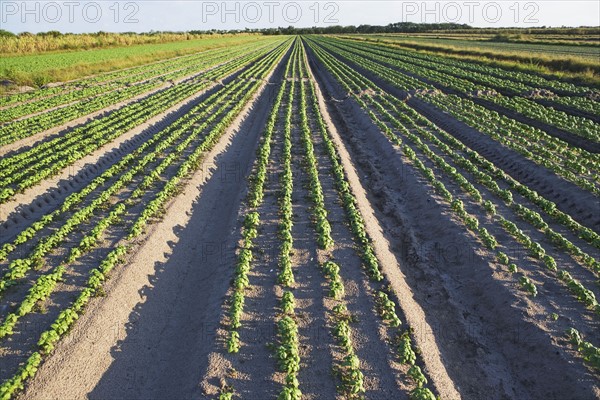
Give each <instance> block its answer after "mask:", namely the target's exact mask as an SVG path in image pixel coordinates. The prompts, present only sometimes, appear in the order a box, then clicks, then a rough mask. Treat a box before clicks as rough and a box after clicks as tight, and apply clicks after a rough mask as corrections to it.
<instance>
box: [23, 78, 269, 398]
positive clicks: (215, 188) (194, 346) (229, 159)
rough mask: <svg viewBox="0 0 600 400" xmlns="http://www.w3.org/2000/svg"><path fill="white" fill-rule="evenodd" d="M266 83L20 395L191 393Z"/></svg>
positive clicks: (221, 286) (214, 312) (217, 299)
mask: <svg viewBox="0 0 600 400" xmlns="http://www.w3.org/2000/svg"><path fill="white" fill-rule="evenodd" d="M265 88H270V86H269V85H267V84H266V83H265V84H263V85H262V89H261V91H259V92H258V93H257V94H256V96H255V99H254V100H253V101H251V102H250V104H249V105H248V106H247V107H246V108H245V109H244V110H243V112H242V113H241V115H240V116H239V117H238V119H237V120H236V121H235V122H234V124H232V126H231V127H230V128H229V129H228V131H227V132H226V134H225V135H224V136H223V137H222V139H221V140H220V142H219V143H218V144H217V146H216V147H215V148H214V149H213V150H212V151H210V152H209V153H208V154H207V155H206V158H205V161H204V163H203V167H202V168H201V169H200V170H199V171H198V172H197V173H195V174H194V175H193V177H192V178H191V180H190V181H189V182H188V183H187V185H186V188H185V190H184V192H183V193H182V194H181V195H180V196H178V197H177V198H176V199H175V200H174V201H173V202H172V203H171V204H170V205H169V207H168V210H167V213H166V214H165V216H164V219H163V221H162V222H160V223H158V224H156V225H154V226H153V227H152V229H151V231H150V232H149V234H148V238H147V240H146V241H145V242H144V243H143V245H142V246H141V247H140V248H139V250H138V251H136V253H135V254H133V255H132V256H131V257H130V259H129V261H128V263H127V265H126V267H124V268H122V269H120V272H119V273H118V274H117V275H116V276H114V277H113V279H112V280H111V281H110V282H109V283H108V287H107V289H106V293H107V296H106V297H105V298H102V299H99V300H98V299H96V300H94V301H93V302H92V303H91V304H90V307H89V309H88V311H87V312H86V314H85V315H84V316H83V317H81V318H80V320H79V321H78V324H77V326H76V327H75V328H74V330H73V332H72V334H71V335H69V337H68V338H66V339H65V340H64V341H63V342H61V344H60V345H59V346H58V347H57V350H56V351H55V353H54V354H53V356H52V357H50V358H49V359H48V361H47V362H45V363H44V365H43V367H42V368H41V369H40V371H39V373H38V375H37V376H36V378H35V380H33V381H32V382H31V385H30V386H29V388H28V390H27V391H26V393H25V394H24V396H23V397H24V398H41V399H48V398H56V399H59V398H84V397H89V398H107V397H110V398H131V397H137V398H165V397H171V398H172V397H173V396H174V397H178V398H188V397H190V396H194V395H193V393H196V392H197V386H196V385H195V384H194V383H195V382H197V381H198V378H196V379H195V378H194V376H196V375H199V374H200V371H201V365H199V364H198V363H199V362H200V360H202V358H203V357H202V354H203V353H205V352H206V351H207V349H206V348H205V346H204V345H203V343H205V341H207V340H209V335H211V331H212V327H214V326H215V324H217V323H218V316H219V314H218V312H219V306H220V304H221V300H222V297H223V295H224V292H225V290H226V287H227V285H228V280H227V279H222V278H223V275H222V274H221V273H220V272H221V271H225V269H224V268H225V266H227V265H228V261H229V260H230V255H231V252H232V248H233V245H232V243H231V237H230V235H231V232H232V230H233V227H235V225H236V224H237V221H236V218H235V216H236V214H235V212H234V211H235V209H236V208H237V204H239V202H240V201H241V196H242V192H241V191H240V186H241V184H242V183H243V180H242V179H241V177H242V176H244V175H245V174H244V172H245V171H246V170H247V168H248V166H249V165H250V160H251V158H252V156H253V152H252V151H247V149H248V147H250V148H252V147H254V146H255V143H256V137H257V134H258V131H259V130H258V129H257V128H256V127H257V126H260V125H261V118H262V119H264V118H265V117H261V115H263V114H265V113H261V112H259V110H261V109H264V107H265V103H266V101H265V99H266V98H267V97H268V96H269V92H270V90H266V91H265ZM259 97H260V98H259ZM253 111H256V112H253ZM192 211H193V213H192ZM192 316H193V318H192ZM90 338H93V339H90ZM149 366H154V367H155V368H149ZM74 379H76V382H77V384H73V380H74ZM167 394H168V395H167Z"/></svg>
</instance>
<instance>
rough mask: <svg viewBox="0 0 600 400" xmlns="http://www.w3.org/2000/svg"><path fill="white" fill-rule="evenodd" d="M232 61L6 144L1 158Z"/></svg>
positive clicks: (0, 153)
mask: <svg viewBox="0 0 600 400" xmlns="http://www.w3.org/2000/svg"><path fill="white" fill-rule="evenodd" d="M232 60H233V59H232ZM232 60H227V61H224V62H222V63H219V64H216V65H213V66H211V67H209V68H206V69H204V70H202V71H197V72H194V73H192V74H189V75H186V76H183V77H181V78H179V79H176V80H173V81H171V82H165V83H163V84H162V85H160V86H158V87H156V88H154V89H151V90H148V91H145V92H143V93H140V94H138V95H137V96H134V97H132V98H129V99H126V100H123V101H120V102H118V103H115V104H111V105H110V106H108V107H105V108H102V109H100V110H98V111H94V112H92V113H89V114H86V115H84V116H82V117H79V118H76V119H72V120H70V121H67V122H65V123H64V124H61V125H58V126H55V127H53V128H50V129H47V130H45V131H42V132H39V133H36V134H35V135H32V136H28V137H26V138H23V139H20V140H17V141H16V142H13V143H9V144H6V145H4V146H1V147H0V156H3V155H5V154H7V153H9V152H11V151H15V150H18V149H20V148H22V147H26V146H31V145H33V144H35V143H36V142H38V141H39V140H42V139H44V138H46V137H47V136H50V135H53V134H55V133H59V132H61V131H63V130H65V129H69V128H75V127H77V125H80V124H84V123H86V122H88V120H90V119H93V118H96V117H98V116H101V115H103V114H106V113H108V112H111V111H114V110H117V109H119V108H122V107H125V106H128V105H129V104H133V103H135V102H137V101H139V100H140V99H143V98H145V97H148V96H152V95H153V94H156V93H158V92H160V91H163V90H165V89H168V88H170V87H171V86H175V85H177V84H179V83H182V82H184V81H187V80H189V79H192V78H194V77H197V76H200V75H202V74H205V73H207V72H209V71H211V70H213V69H215V68H218V67H220V66H222V65H224V64H226V63H228V62H231V61H232ZM237 71H238V70H236V71H235V72H237ZM235 72H233V73H235ZM160 76H163V75H159V76H157V77H153V78H149V79H147V80H145V81H141V82H137V83H136V84H143V83H146V82H147V81H149V80H151V79H156V78H160ZM211 87H212V86H211ZM209 89H210V88H209ZM110 92H113V91H112V90H111V91H110ZM110 92H106V93H101V94H99V95H98V96H104V95H107V94H108V93H110ZM98 96H94V97H98ZM189 99H190V98H188V99H186V100H184V101H183V102H186V101H188V100H189ZM86 100H89V98H88V99H83V100H77V101H75V102H73V103H70V104H67V105H61V106H57V107H55V108H53V109H49V110H44V111H42V112H40V113H37V114H42V113H45V112H48V111H52V110H54V109H57V108H63V107H67V106H69V105H72V104H74V103H77V102H81V101H86ZM183 102H180V103H178V104H183ZM37 114H32V115H28V116H25V117H22V118H23V119H24V118H29V117H31V116H34V115H37ZM11 122H12V121H11Z"/></svg>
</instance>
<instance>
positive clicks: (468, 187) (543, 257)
mask: <svg viewBox="0 0 600 400" xmlns="http://www.w3.org/2000/svg"><path fill="white" fill-rule="evenodd" d="M379 98H382V99H383V97H382V96H379ZM371 100H372V99H371ZM386 102H387V104H388V106H392V107H393V105H392V104H390V103H389V102H388V101H387V100H386ZM372 104H373V105H375V107H377V109H378V110H379V111H380V112H381V113H382V114H384V115H385V117H387V118H386V119H387V120H388V121H389V122H391V123H392V124H393V125H394V127H395V128H397V129H398V130H399V131H400V132H402V134H403V136H405V137H407V138H409V139H410V140H411V141H412V142H413V143H414V144H415V145H416V146H417V147H418V148H419V149H420V150H421V151H422V152H423V153H424V154H425V155H426V156H427V157H428V158H429V159H431V160H432V161H433V162H434V163H435V164H436V165H438V166H439V167H440V168H441V169H442V170H443V171H444V172H445V173H446V174H448V175H449V176H450V177H451V178H452V179H453V180H455V181H456V182H457V183H458V184H459V186H460V187H461V188H462V189H463V190H464V191H465V192H466V193H467V194H469V195H470V196H471V197H472V199H473V200H474V201H475V202H476V203H478V204H480V205H481V206H482V207H483V208H484V209H485V210H486V212H487V213H488V214H489V215H491V216H496V219H497V220H498V221H499V222H500V224H501V226H502V227H503V228H504V229H505V230H506V231H507V232H508V233H509V234H510V235H511V236H512V237H513V238H515V239H516V240H517V241H518V242H519V243H521V244H522V245H523V246H524V247H525V248H526V249H527V250H528V251H529V254H530V255H531V256H533V257H534V258H536V259H537V260H539V261H541V262H542V263H543V265H544V266H545V267H546V268H547V269H549V270H551V271H553V272H557V264H556V261H555V259H554V257H552V256H550V255H548V254H546V251H545V249H544V248H543V247H542V246H541V245H540V244H539V243H537V242H535V241H533V240H532V239H531V238H530V237H529V236H528V235H527V234H525V233H524V232H523V231H522V230H521V229H519V228H518V227H517V226H516V225H515V224H514V223H512V222H510V221H508V220H506V219H505V218H504V217H502V216H501V215H497V214H496V211H495V206H494V205H493V204H492V203H491V201H489V200H485V201H484V200H483V198H482V196H481V193H480V192H479V190H478V189H476V188H475V187H474V186H473V185H472V184H471V183H470V182H468V181H467V180H466V178H464V176H463V175H462V174H461V173H460V172H458V171H457V170H456V169H455V168H454V167H452V166H451V165H449V164H448V163H447V162H446V161H444V160H443V159H442V158H441V157H439V156H437V155H436V154H434V152H433V151H432V150H431V149H430V148H429V146H428V145H427V144H425V143H423V142H422V141H421V139H420V138H419V137H418V136H417V135H415V134H413V133H411V132H410V131H409V130H408V129H407V128H406V127H405V126H404V125H402V123H400V122H399V121H398V120H397V119H396V118H395V117H394V116H392V115H391V114H390V113H389V112H388V111H387V110H386V109H385V108H384V107H383V106H382V105H381V104H379V103H377V102H375V101H372ZM393 108H394V110H395V111H396V113H397V114H398V115H401V113H399V112H398V110H397V109H396V108H395V107H393ZM388 134H389V132H388ZM399 140H400V139H398V141H399ZM448 150H450V149H448ZM405 153H406V151H405ZM451 153H454V152H451ZM471 165H472V164H471ZM473 167H474V166H473ZM474 169H477V168H476V167H474ZM476 172H480V171H478V169H477V171H476ZM485 179H486V182H493V180H492V178H491V177H488V178H485ZM495 188H497V189H498V190H497V191H492V192H493V193H494V194H497V195H499V196H500V198H501V199H502V200H503V201H505V202H506V203H507V205H509V207H511V208H512V209H513V210H514V211H515V213H516V215H517V216H519V217H520V218H521V219H523V220H524V221H526V222H528V223H531V224H532V225H533V226H535V227H536V228H538V229H541V230H543V231H544V233H546V235H551V237H552V238H556V239H558V240H560V241H558V240H556V239H555V240H554V241H553V242H554V243H562V241H566V239H565V238H564V237H563V236H562V235H561V234H560V233H557V232H555V231H553V230H551V228H549V226H548V224H547V223H546V222H544V220H543V219H542V217H541V216H540V215H539V213H537V212H535V211H532V210H530V209H529V208H527V207H525V206H523V205H520V204H516V203H514V202H513V201H512V193H511V192H510V190H508V189H506V190H502V189H499V187H498V186H497V184H496V186H495ZM450 204H451V207H452V209H453V211H455V212H456V213H458V215H459V216H460V217H461V218H462V217H465V218H468V216H466V212H465V211H464V204H463V202H462V201H461V200H459V199H454V200H452V201H451V203H450ZM471 223H472V225H473V227H471V226H469V225H467V226H469V228H471V230H475V229H478V230H480V231H481V239H482V241H483V242H484V244H485V245H486V247H488V248H489V249H491V250H493V249H495V247H497V243H495V238H494V237H493V236H492V235H491V234H489V233H487V230H486V231H483V229H485V228H478V226H477V225H476V224H475V222H474V221H472V222H471ZM572 247H575V246H574V245H572ZM565 249H569V247H565ZM571 253H572V254H574V255H577V253H573V252H571ZM579 253H580V254H582V256H583V257H584V260H586V261H588V262H589V261H591V263H592V265H595V268H594V270H595V271H596V270H597V269H598V266H597V264H598V262H597V261H595V260H594V259H593V257H591V256H589V255H588V254H586V253H584V252H582V251H581V250H579ZM497 260H498V261H499V262H500V263H501V264H503V265H508V266H509V271H511V272H514V271H516V266H515V265H510V262H509V260H508V256H507V255H506V254H504V253H502V252H498V253H497ZM557 276H558V278H559V279H560V280H561V281H563V282H564V283H565V284H566V285H567V287H568V288H569V289H570V290H571V291H572V292H573V293H574V294H575V296H576V297H577V299H578V300H580V301H581V302H583V303H584V304H585V305H586V306H588V307H593V308H595V309H596V311H597V312H598V311H599V310H600V309H599V308H598V302H597V301H596V298H595V295H594V293H593V292H592V291H590V290H589V289H586V288H585V287H584V286H583V285H582V284H581V283H579V282H577V281H575V280H574V279H573V278H572V277H571V275H570V274H569V273H568V272H567V271H565V270H560V271H558V274H557ZM519 281H520V283H521V285H522V286H523V287H524V288H525V289H526V290H528V291H529V292H530V293H531V294H532V295H535V294H536V293H537V289H536V288H535V285H534V284H533V283H532V282H531V280H529V279H528V278H527V277H524V276H521V277H520V279H519Z"/></svg>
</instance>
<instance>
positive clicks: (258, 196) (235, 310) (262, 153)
mask: <svg viewBox="0 0 600 400" xmlns="http://www.w3.org/2000/svg"><path fill="white" fill-rule="evenodd" d="M284 91H285V82H283V84H282V87H281V89H280V91H279V93H278V94H277V98H276V99H275V103H274V105H273V110H272V112H271V114H270V116H269V119H268V121H267V125H266V128H265V131H264V133H263V142H262V144H261V146H260V148H259V150H258V157H257V160H256V172H255V174H254V176H253V178H252V180H251V189H250V191H249V193H248V199H247V201H248V205H249V206H250V208H251V209H253V210H256V209H257V208H258V207H259V206H260V205H261V204H262V200H263V198H264V184H265V180H266V178H267V165H268V164H269V157H270V155H271V140H272V137H273V131H274V129H275V123H276V119H277V113H278V112H279V107H280V105H281V99H282V97H283V93H284ZM259 225H260V215H259V213H258V212H256V211H249V212H248V213H247V214H246V216H245V217H244V225H243V228H242V243H241V249H242V250H241V251H240V253H239V255H238V261H237V264H236V268H235V272H234V274H235V275H234V281H233V282H234V283H233V294H232V295H231V299H230V308H229V338H228V340H227V351H228V352H229V353H237V352H238V351H239V350H240V347H241V343H240V335H239V332H238V329H239V328H240V327H241V316H242V312H243V309H244V290H245V289H246V287H248V285H249V280H248V273H249V272H250V268H251V262H252V260H253V259H254V251H253V248H254V243H253V240H254V239H255V238H256V237H257V235H258V228H259Z"/></svg>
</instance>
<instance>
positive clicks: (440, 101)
mask: <svg viewBox="0 0 600 400" xmlns="http://www.w3.org/2000/svg"><path fill="white" fill-rule="evenodd" d="M418 96H420V97H421V98H422V99H424V100H425V101H427V102H429V103H431V104H433V105H435V106H436V107H438V108H440V109H441V110H443V111H446V112H448V113H449V114H451V115H453V116H454V117H456V118H457V119H459V120H461V121H463V122H465V123H467V124H469V125H470V126H472V127H474V128H476V129H477V130H478V131H480V132H482V133H484V134H486V135H489V136H490V137H491V138H493V139H494V140H496V141H498V142H500V143H502V144H503V145H505V146H507V147H509V148H511V149H512V150H515V151H517V152H518V153H520V154H522V155H524V156H525V157H527V158H529V159H531V160H532V161H534V162H535V163H536V164H539V165H542V166H544V167H546V168H548V169H549V170H551V171H553V172H554V173H556V174H557V175H559V176H561V177H563V178H565V179H566V180H568V181H570V182H573V183H574V184H576V185H577V186H579V187H581V188H583V189H586V190H589V191H590V192H592V193H594V194H596V195H599V194H600V188H598V186H597V185H596V184H594V183H593V181H592V179H593V177H590V178H586V177H585V176H582V173H581V172H577V171H581V168H582V167H583V168H585V172H584V173H589V171H594V170H596V169H597V168H598V162H597V161H595V160H594V158H593V157H591V156H589V155H587V154H584V152H583V151H582V150H578V151H579V152H580V154H572V155H571V156H570V157H569V158H570V159H568V160H562V159H561V157H560V156H558V155H557V154H560V155H561V156H566V155H567V154H568V152H567V151H566V150H563V149H562V148H556V147H557V146H554V145H553V143H552V142H551V140H550V139H549V138H548V137H547V136H548V135H547V134H545V133H544V132H542V131H539V130H537V129H535V128H531V127H529V126H526V125H523V124H519V123H518V122H515V121H512V120H510V119H509V118H507V117H504V116H500V115H498V113H496V112H495V111H491V110H488V109H486V108H484V107H481V106H479V105H476V104H475V103H473V102H472V101H470V100H466V99H461V98H460V97H457V96H450V95H449V96H425V95H418ZM515 128H518V129H515ZM553 147H555V148H556V150H555V151H552V150H551V149H552V148H553Z"/></svg>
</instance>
